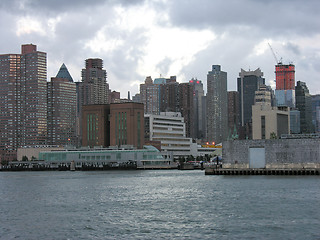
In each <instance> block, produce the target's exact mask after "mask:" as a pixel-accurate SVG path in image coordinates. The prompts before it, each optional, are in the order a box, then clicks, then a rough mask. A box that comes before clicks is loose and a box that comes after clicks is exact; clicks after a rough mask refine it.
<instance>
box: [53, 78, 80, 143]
mask: <svg viewBox="0 0 320 240" xmlns="http://www.w3.org/2000/svg"><path fill="white" fill-rule="evenodd" d="M69 75H70V74H69ZM47 94H48V98H47V101H48V102H47V103H48V144H49V145H73V146H75V145H76V144H77V139H76V137H77V136H76V106H77V95H76V84H75V83H74V82H71V81H70V79H69V78H57V77H55V78H51V82H48V83H47Z"/></svg>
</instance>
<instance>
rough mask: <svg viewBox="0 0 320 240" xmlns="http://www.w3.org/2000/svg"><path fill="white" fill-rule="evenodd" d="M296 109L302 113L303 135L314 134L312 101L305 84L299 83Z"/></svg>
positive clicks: (301, 125)
mask: <svg viewBox="0 0 320 240" xmlns="http://www.w3.org/2000/svg"><path fill="white" fill-rule="evenodd" d="M296 107H297V109H298V110H299V111H300V131H301V133H312V132H313V125H312V100H311V95H310V93H309V89H308V87H307V85H306V83H305V82H301V81H298V82H297V86H296Z"/></svg>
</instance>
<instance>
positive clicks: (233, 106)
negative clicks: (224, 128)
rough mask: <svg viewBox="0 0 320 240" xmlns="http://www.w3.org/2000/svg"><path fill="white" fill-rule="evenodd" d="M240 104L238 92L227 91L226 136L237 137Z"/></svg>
mask: <svg viewBox="0 0 320 240" xmlns="http://www.w3.org/2000/svg"><path fill="white" fill-rule="evenodd" d="M239 124H240V105H239V93H238V92H237V91H230V92H228V138H229V139H236V138H238V137H239Z"/></svg>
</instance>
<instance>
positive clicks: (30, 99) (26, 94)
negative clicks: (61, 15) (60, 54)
mask: <svg viewBox="0 0 320 240" xmlns="http://www.w3.org/2000/svg"><path fill="white" fill-rule="evenodd" d="M0 99H1V106H0V151H1V154H0V156H1V160H15V159H16V158H17V148H18V147H20V146H26V145H42V144H46V141H47V56H46V53H45V52H39V51H37V46H36V45H33V44H26V45H22V47H21V54H3V55H0Z"/></svg>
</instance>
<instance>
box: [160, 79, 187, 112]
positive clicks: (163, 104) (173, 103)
mask: <svg viewBox="0 0 320 240" xmlns="http://www.w3.org/2000/svg"><path fill="white" fill-rule="evenodd" d="M179 90H180V89H179V83H178V82H177V81H176V79H175V78H174V77H170V79H167V81H166V83H164V84H160V112H181V111H180V102H179V99H180V92H179ZM183 117H184V116H183Z"/></svg>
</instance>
